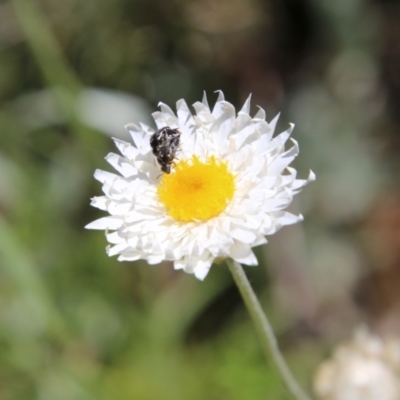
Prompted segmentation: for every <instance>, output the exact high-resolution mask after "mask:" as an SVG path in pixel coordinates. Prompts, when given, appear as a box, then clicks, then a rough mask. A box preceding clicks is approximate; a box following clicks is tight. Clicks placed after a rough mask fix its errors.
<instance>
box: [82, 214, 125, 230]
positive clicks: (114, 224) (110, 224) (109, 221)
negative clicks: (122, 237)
mask: <svg viewBox="0 0 400 400" xmlns="http://www.w3.org/2000/svg"><path fill="white" fill-rule="evenodd" d="M123 222H124V221H123V220H122V219H121V218H114V217H103V218H100V219H97V220H96V221H93V222H91V223H90V224H88V225H86V226H85V228H86V229H101V230H106V229H111V230H114V229H118V228H119V227H121V225H122V224H123Z"/></svg>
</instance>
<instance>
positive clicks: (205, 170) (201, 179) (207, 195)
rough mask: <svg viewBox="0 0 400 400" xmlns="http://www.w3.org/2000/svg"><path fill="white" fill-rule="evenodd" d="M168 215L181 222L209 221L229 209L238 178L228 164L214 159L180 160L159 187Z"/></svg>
mask: <svg viewBox="0 0 400 400" xmlns="http://www.w3.org/2000/svg"><path fill="white" fill-rule="evenodd" d="M157 192H158V195H159V197H160V200H161V202H162V203H164V205H165V206H166V208H167V211H168V214H169V215H171V217H173V218H175V219H176V220H179V221H184V222H189V221H199V220H200V221H206V220H208V219H210V218H213V217H216V216H217V215H219V214H221V212H222V211H224V210H225V208H226V206H227V205H228V203H229V201H230V200H231V199H232V197H233V194H234V192H235V179H234V176H233V175H232V173H231V172H230V171H229V169H228V166H227V164H226V163H224V162H221V161H218V160H217V159H216V158H215V157H214V156H212V157H209V158H207V159H206V160H205V161H200V159H199V158H198V157H196V156H194V157H192V158H191V159H189V160H181V161H179V162H178V163H177V164H176V165H175V167H174V170H173V172H172V173H171V174H164V175H163V177H162V179H161V182H160V185H159V186H158V188H157Z"/></svg>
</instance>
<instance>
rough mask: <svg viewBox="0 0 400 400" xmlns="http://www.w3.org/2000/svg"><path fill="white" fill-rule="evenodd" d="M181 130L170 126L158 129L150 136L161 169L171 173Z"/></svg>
mask: <svg viewBox="0 0 400 400" xmlns="http://www.w3.org/2000/svg"><path fill="white" fill-rule="evenodd" d="M180 136H181V132H180V131H179V129H172V128H170V127H169V126H165V127H164V128H161V129H158V130H157V131H155V132H154V133H153V134H152V135H151V137H150V146H151V148H152V149H153V154H154V155H155V156H156V158H157V161H158V163H159V164H160V166H161V171H163V172H165V173H166V174H169V173H171V166H172V164H173V162H174V160H175V156H176V152H177V151H178V148H179V140H180Z"/></svg>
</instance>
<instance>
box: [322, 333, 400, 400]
mask: <svg viewBox="0 0 400 400" xmlns="http://www.w3.org/2000/svg"><path fill="white" fill-rule="evenodd" d="M314 391H315V394H316V395H317V398H318V399H320V400H347V399H352V400H378V399H379V400H399V399H400V340H399V339H398V338H396V337H392V338H385V339H382V338H380V337H378V336H374V335H372V334H371V333H370V332H369V331H367V330H365V329H360V330H358V331H357V332H356V333H355V335H354V338H353V339H352V340H350V341H347V342H345V343H342V344H340V345H339V346H338V347H337V348H336V349H335V351H334V354H333V357H332V358H331V359H329V360H327V361H324V362H323V363H322V364H321V365H320V366H319V367H318V369H317V371H316V374H315V379H314Z"/></svg>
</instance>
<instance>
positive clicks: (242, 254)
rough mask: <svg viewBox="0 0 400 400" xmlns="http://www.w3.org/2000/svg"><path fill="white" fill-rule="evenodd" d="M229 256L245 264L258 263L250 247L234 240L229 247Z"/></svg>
mask: <svg viewBox="0 0 400 400" xmlns="http://www.w3.org/2000/svg"><path fill="white" fill-rule="evenodd" d="M230 256H231V257H232V258H233V259H234V260H235V261H237V262H239V263H243V264H246V265H258V262H257V258H256V256H255V255H254V253H253V252H252V250H251V247H250V246H249V245H247V244H244V243H241V242H235V244H234V245H233V246H232V248H231V254H230Z"/></svg>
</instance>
